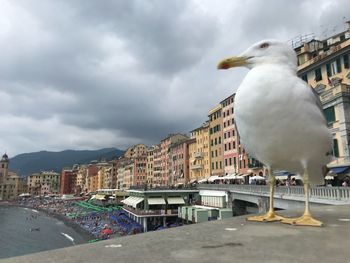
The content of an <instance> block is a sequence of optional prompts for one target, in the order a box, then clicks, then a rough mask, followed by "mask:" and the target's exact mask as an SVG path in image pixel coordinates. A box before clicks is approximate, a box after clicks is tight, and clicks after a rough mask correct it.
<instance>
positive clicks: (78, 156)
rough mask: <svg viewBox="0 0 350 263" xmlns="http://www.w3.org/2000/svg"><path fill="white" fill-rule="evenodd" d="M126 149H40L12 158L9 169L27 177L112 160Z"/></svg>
mask: <svg viewBox="0 0 350 263" xmlns="http://www.w3.org/2000/svg"><path fill="white" fill-rule="evenodd" d="M123 153H124V151H122V150H120V149H117V148H114V147H111V148H102V149H99V150H72V149H68V150H63V151H59V152H52V151H46V150H43V151H38V152H32V153H21V154H18V155H16V156H14V157H12V158H10V163H9V169H10V171H12V172H16V173H17V174H18V175H19V176H21V177H25V176H28V175H30V174H32V173H36V172H40V171H51V170H52V171H55V172H58V173H60V172H61V170H62V168H63V167H72V166H73V165H74V164H85V163H89V162H90V161H93V160H97V161H99V160H103V159H104V160H107V161H109V160H112V159H114V158H117V157H119V156H121V155H122V154H123Z"/></svg>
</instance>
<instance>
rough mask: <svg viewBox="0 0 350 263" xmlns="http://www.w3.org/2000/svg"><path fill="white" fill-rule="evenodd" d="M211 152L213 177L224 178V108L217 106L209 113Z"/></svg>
mask: <svg viewBox="0 0 350 263" xmlns="http://www.w3.org/2000/svg"><path fill="white" fill-rule="evenodd" d="M208 117H209V141H210V144H209V151H210V166H211V173H212V175H217V176H223V175H224V165H223V160H224V158H223V149H222V122H223V121H222V106H221V104H219V105H217V106H215V107H214V108H213V109H211V110H210V111H209V114H208Z"/></svg>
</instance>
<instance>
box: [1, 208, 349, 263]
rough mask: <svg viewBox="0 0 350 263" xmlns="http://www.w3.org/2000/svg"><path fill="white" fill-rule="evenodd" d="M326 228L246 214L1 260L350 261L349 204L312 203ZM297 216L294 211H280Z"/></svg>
mask: <svg viewBox="0 0 350 263" xmlns="http://www.w3.org/2000/svg"><path fill="white" fill-rule="evenodd" d="M312 210H313V213H314V215H315V217H317V218H319V219H321V220H322V221H323V222H324V223H325V227H322V228H314V227H300V226H299V227H298V226H290V225H284V224H281V223H278V222H275V223H254V222H247V221H246V220H245V216H240V217H235V218H230V219H225V220H222V221H212V222H206V223H201V224H196V225H190V226H184V227H179V228H173V229H168V230H162V231H157V232H149V233H145V234H139V235H135V236H128V237H122V238H116V239H113V240H108V241H103V242H98V243H94V244H86V245H80V246H74V247H69V248H64V249H58V250H51V251H46V252H42V253H37V254H31V255H26V256H21V257H15V258H8V259H4V260H2V261H0V262H7V263H22V262H26V263H31V262H33V263H34V262H35V263H36V262H45V263H47V262H60V263H66V262H93V263H96V262H118V263H119V262H152V263H155V262H230V263H232V262H259V263H261V262H308V263H309V262H348V260H349V258H348V255H347V253H346V252H347V251H348V249H349V241H348V237H349V235H350V206H317V207H312ZM283 212H284V214H285V215H288V216H297V215H300V214H301V213H302V210H298V211H289V212H288V211H283Z"/></svg>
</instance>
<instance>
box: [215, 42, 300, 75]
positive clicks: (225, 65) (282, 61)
mask: <svg viewBox="0 0 350 263" xmlns="http://www.w3.org/2000/svg"><path fill="white" fill-rule="evenodd" d="M265 64H279V65H285V66H288V67H291V68H293V69H296V67H297V57H296V54H295V51H294V50H293V49H292V47H290V46H289V45H288V44H287V43H284V42H281V41H278V40H274V39H267V40H262V41H260V42H258V43H256V44H254V45H252V46H251V47H249V48H248V49H247V50H246V51H244V52H243V53H242V54H241V55H239V56H237V57H230V58H226V59H224V60H222V61H221V62H220V63H219V64H218V69H229V68H233V67H247V68H250V69H251V68H254V67H257V66H260V65H265Z"/></svg>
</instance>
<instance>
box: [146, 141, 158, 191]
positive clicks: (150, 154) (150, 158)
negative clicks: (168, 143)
mask: <svg viewBox="0 0 350 263" xmlns="http://www.w3.org/2000/svg"><path fill="white" fill-rule="evenodd" d="M157 147H158V145H152V146H151V147H149V148H148V149H147V163H146V177H147V185H149V186H152V184H153V181H154V179H153V170H154V150H155V149H156V148H157Z"/></svg>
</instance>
